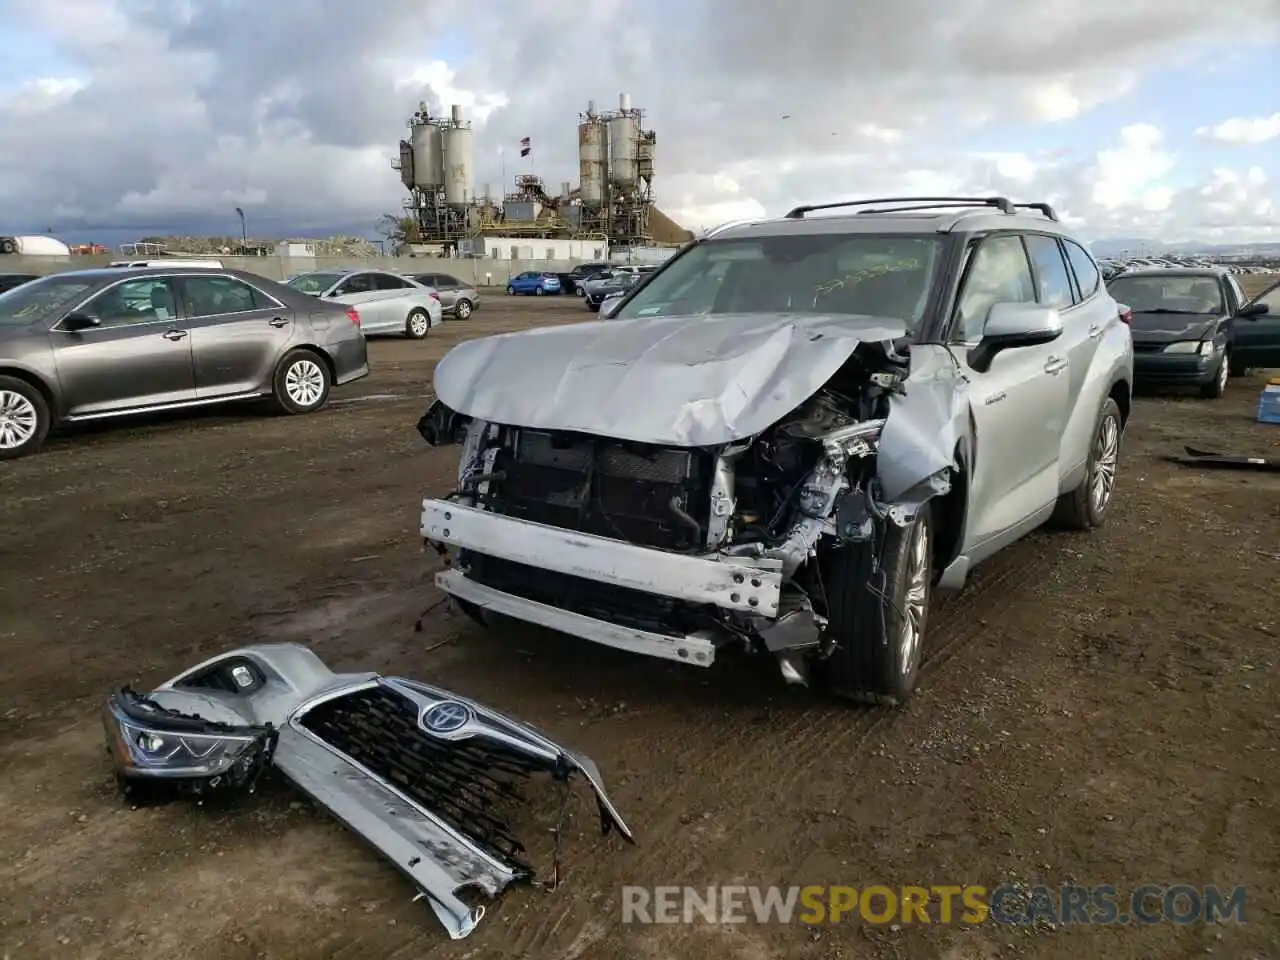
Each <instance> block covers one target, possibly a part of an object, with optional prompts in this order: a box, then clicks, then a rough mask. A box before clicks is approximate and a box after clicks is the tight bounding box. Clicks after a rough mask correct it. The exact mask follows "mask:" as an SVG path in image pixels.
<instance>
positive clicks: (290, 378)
mask: <svg viewBox="0 0 1280 960" xmlns="http://www.w3.org/2000/svg"><path fill="white" fill-rule="evenodd" d="M284 389H285V393H287V394H288V395H289V399H290V400H292V401H293V402H294V403H296V404H297V405H298V406H300V407H312V406H315V405H316V404H317V403H318V402H319V401H320V398H321V397H322V396H323V395H324V371H323V370H321V369H320V365H319V364H318V363H316V362H315V361H314V360H297V361H295V362H294V363H293V364H292V365H291V366H290V367H289V370H288V372H287V373H285V375H284Z"/></svg>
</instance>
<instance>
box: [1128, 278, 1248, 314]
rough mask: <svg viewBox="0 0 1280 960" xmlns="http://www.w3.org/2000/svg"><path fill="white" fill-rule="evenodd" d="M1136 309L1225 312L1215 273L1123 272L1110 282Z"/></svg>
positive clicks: (1137, 311)
mask: <svg viewBox="0 0 1280 960" xmlns="http://www.w3.org/2000/svg"><path fill="white" fill-rule="evenodd" d="M1107 292H1108V293H1110V294H1111V296H1112V298H1113V299H1115V300H1119V301H1120V302H1121V303H1123V304H1125V305H1126V306H1128V308H1129V309H1130V310H1132V311H1133V312H1134V313H1222V312H1223V309H1224V308H1223V303H1222V285H1221V284H1219V283H1218V280H1217V278H1216V277H1176V276H1175V277H1160V276H1146V277H1134V276H1128V277H1126V276H1120V277H1116V279H1114V280H1112V281H1111V283H1110V284H1108V286H1107Z"/></svg>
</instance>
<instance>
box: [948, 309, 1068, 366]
mask: <svg viewBox="0 0 1280 960" xmlns="http://www.w3.org/2000/svg"><path fill="white" fill-rule="evenodd" d="M1060 336H1062V317H1061V315H1060V314H1059V313H1058V311H1057V310H1056V309H1054V308H1053V307H1042V306H1040V305H1038V304H1034V303H997V304H994V305H993V306H992V307H991V310H990V311H988V313H987V323H986V326H984V327H983V329H982V339H981V340H980V341H979V342H978V345H977V346H976V347H974V348H973V349H972V350H970V351H969V357H968V360H969V366H970V367H972V368H973V369H974V370H976V371H978V372H979V373H985V372H986V371H987V370H989V369H991V362H992V361H993V360H995V358H996V355H997V354H998V353H1000V352H1001V351H1002V350H1013V349H1015V348H1017V347H1034V346H1038V345H1040V344H1042V343H1051V342H1053V341H1054V340H1057V339H1058V338H1059V337H1060Z"/></svg>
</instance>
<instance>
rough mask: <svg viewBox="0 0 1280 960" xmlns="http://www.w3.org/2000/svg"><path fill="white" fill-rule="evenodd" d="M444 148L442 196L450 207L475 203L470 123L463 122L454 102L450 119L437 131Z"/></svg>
mask: <svg viewBox="0 0 1280 960" xmlns="http://www.w3.org/2000/svg"><path fill="white" fill-rule="evenodd" d="M440 135H441V137H442V139H443V148H444V199H445V202H446V203H447V204H449V206H451V207H453V208H454V209H461V208H463V207H467V206H470V205H472V204H474V203H475V200H476V186H475V163H474V159H473V156H474V155H473V152H472V144H471V124H469V123H465V124H464V123H463V120H462V108H461V107H459V106H454V108H453V115H452V119H451V122H450V124H449V125H448V126H446V127H443V128H442V129H441V131H440Z"/></svg>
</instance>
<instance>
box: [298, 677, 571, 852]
mask: <svg viewBox="0 0 1280 960" xmlns="http://www.w3.org/2000/svg"><path fill="white" fill-rule="evenodd" d="M418 710H419V708H418V705H417V704H415V703H414V702H413V701H411V700H409V699H408V698H407V697H404V696H402V695H400V694H399V693H397V692H395V691H394V690H390V689H388V688H386V687H384V686H381V685H379V686H376V687H370V688H367V689H365V690H359V691H356V692H355V693H350V694H347V695H345V696H341V697H336V698H334V699H333V700H328V701H325V702H324V703H321V704H319V705H317V706H315V707H313V708H312V709H310V710H308V711H307V712H306V713H305V714H303V715H302V717H301V719H300V720H299V721H298V722H300V723H301V724H302V726H304V727H305V728H306V729H307V730H309V731H310V732H311V733H313V734H315V735H316V736H317V737H319V738H320V739H321V740H323V741H324V742H325V743H327V744H329V745H330V746H331V747H333V748H334V749H336V750H338V751H339V752H341V753H344V754H346V755H347V756H348V757H350V758H351V759H352V760H354V761H355V762H356V763H358V764H360V765H361V766H363V767H365V768H366V769H367V770H369V771H370V772H371V773H373V774H374V775H375V776H377V777H380V778H382V779H383V780H385V781H386V782H387V783H389V784H391V785H392V786H394V787H396V788H397V789H398V790H399V791H400V792H401V793H403V794H405V795H406V796H407V797H409V798H410V799H411V800H413V801H415V802H416V803H418V804H419V805H420V806H422V807H423V808H424V809H426V810H428V811H430V812H431V813H433V814H435V815H436V816H437V817H439V818H440V819H441V820H443V821H444V822H445V823H446V824H448V825H449V826H450V827H452V828H453V829H454V830H456V831H457V832H459V833H461V834H462V835H463V836H465V837H467V838H468V839H470V840H471V841H473V842H474V843H475V844H477V845H478V846H480V847H481V848H483V849H484V850H486V851H488V852H489V853H491V854H493V855H495V856H497V857H498V858H499V859H501V860H503V861H504V862H505V863H507V864H508V865H509V866H511V867H513V868H515V869H517V870H520V871H522V872H527V871H531V870H532V868H531V867H530V865H529V863H528V859H527V856H526V849H525V846H524V844H522V843H521V842H520V841H519V840H518V839H517V838H516V836H515V834H514V832H513V828H512V821H513V819H514V815H515V813H516V811H517V810H519V809H520V808H522V807H525V806H527V802H526V799H525V796H524V793H523V791H522V789H521V787H522V785H523V783H524V782H525V781H527V779H528V777H529V776H530V775H531V774H533V773H537V772H551V771H549V770H548V768H547V767H546V765H545V764H542V763H539V762H538V761H536V760H534V759H533V758H531V757H528V756H526V755H524V754H521V753H517V752H516V751H514V750H512V749H511V748H509V747H504V746H502V745H500V744H497V743H494V742H492V741H486V740H482V739H480V738H477V737H472V738H469V739H465V740H452V741H449V740H439V739H436V738H435V737H432V736H431V735H430V734H428V733H426V732H425V731H424V730H423V729H422V728H421V727H420V726H418Z"/></svg>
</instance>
